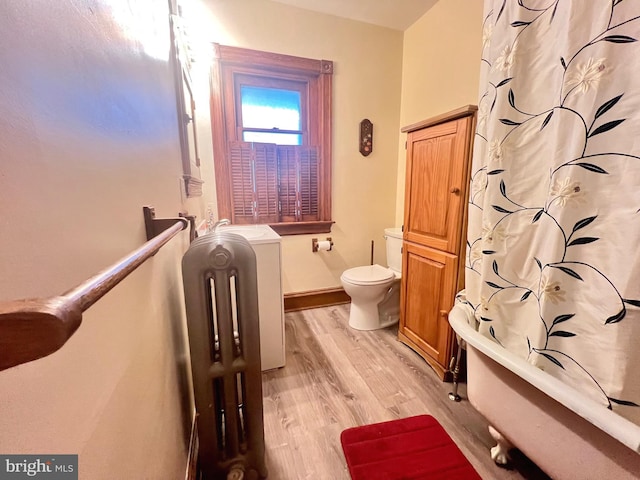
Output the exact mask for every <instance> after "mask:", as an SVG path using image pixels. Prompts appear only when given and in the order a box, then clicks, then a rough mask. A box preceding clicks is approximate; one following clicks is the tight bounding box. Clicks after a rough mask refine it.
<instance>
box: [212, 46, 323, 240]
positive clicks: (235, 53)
mask: <svg viewBox="0 0 640 480" xmlns="http://www.w3.org/2000/svg"><path fill="white" fill-rule="evenodd" d="M213 50H214V51H213V62H212V67H211V129H212V139H213V156H214V168H215V177H216V194H217V201H218V214H219V216H220V218H229V219H232V220H233V218H232V217H233V204H232V192H231V174H230V164H229V159H228V148H227V146H228V145H229V143H230V142H237V141H242V138H241V130H242V129H241V127H240V126H239V123H238V119H237V118H236V107H237V104H236V97H237V96H236V94H235V88H236V87H235V85H236V84H235V80H234V78H235V77H236V76H237V75H255V76H259V77H272V78H274V79H282V80H292V81H295V82H303V83H306V85H307V92H306V94H307V95H308V111H307V115H306V118H305V119H304V120H303V130H304V129H305V128H306V133H305V134H304V135H303V144H308V145H317V146H318V148H319V151H320V154H319V162H318V163H319V165H318V172H319V173H318V220H317V221H297V222H280V223H269V225H270V226H271V227H272V228H273V229H274V230H275V231H276V232H278V233H279V234H280V235H298V234H307V233H328V232H330V231H331V225H332V224H333V223H334V222H333V221H332V220H331V150H332V148H331V98H332V76H333V62H331V61H328V60H313V59H308V58H302V57H294V56H291V55H282V54H277V53H269V52H261V51H257V50H250V49H245V48H239V47H229V46H225V45H220V44H217V43H214V44H213ZM239 135H240V138H239Z"/></svg>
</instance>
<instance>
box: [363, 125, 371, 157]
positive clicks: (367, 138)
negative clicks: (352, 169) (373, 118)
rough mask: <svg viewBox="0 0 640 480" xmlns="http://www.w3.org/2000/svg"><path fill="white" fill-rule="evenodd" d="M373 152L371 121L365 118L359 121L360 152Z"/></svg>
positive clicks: (367, 153)
mask: <svg viewBox="0 0 640 480" xmlns="http://www.w3.org/2000/svg"><path fill="white" fill-rule="evenodd" d="M371 152H373V123H371V122H370V121H369V119H368V118H365V119H364V120H362V121H361V122H360V153H361V154H362V155H363V156H365V157H366V156H367V155H369V154H370V153H371Z"/></svg>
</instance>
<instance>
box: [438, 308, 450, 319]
mask: <svg viewBox="0 0 640 480" xmlns="http://www.w3.org/2000/svg"><path fill="white" fill-rule="evenodd" d="M440 316H441V317H444V318H447V317H448V316H449V312H447V311H446V310H440Z"/></svg>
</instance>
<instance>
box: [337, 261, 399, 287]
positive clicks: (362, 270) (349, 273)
mask: <svg viewBox="0 0 640 480" xmlns="http://www.w3.org/2000/svg"><path fill="white" fill-rule="evenodd" d="M394 276H395V275H394V273H393V270H391V269H390V268H385V267H382V266H380V265H367V266H364V267H355V268H350V269H349V270H345V272H344V273H343V274H342V277H343V278H344V279H345V280H346V281H347V282H349V283H353V284H355V285H370V284H374V283H382V282H386V281H388V280H391V279H392V278H393V277H394Z"/></svg>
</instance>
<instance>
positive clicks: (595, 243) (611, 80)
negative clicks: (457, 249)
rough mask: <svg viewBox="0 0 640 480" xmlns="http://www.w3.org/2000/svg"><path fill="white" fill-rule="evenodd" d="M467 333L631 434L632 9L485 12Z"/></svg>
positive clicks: (639, 155)
mask: <svg viewBox="0 0 640 480" xmlns="http://www.w3.org/2000/svg"><path fill="white" fill-rule="evenodd" d="M482 41H483V47H482V48H483V50H482V61H481V65H482V66H481V84H480V99H479V103H478V121H477V133H476V136H475V140H474V158H473V165H472V171H471V175H472V177H471V190H470V195H469V226H468V243H467V256H466V301H467V302H468V303H469V304H470V305H471V307H472V308H473V309H474V312H475V319H476V322H477V324H476V327H477V328H478V329H479V331H480V332H482V333H483V334H484V335H486V336H487V337H489V338H491V339H492V340H493V341H495V342H497V343H498V344H500V345H501V346H503V347H504V348H506V349H508V350H510V351H512V352H515V353H517V354H518V355H520V356H522V357H524V358H525V359H527V361H528V362H529V363H531V364H533V365H535V366H536V367H538V368H540V369H542V370H544V371H545V372H547V373H549V374H550V375H553V376H555V377H558V378H559V379H561V380H562V381H563V382H565V383H566V384H568V385H571V386H573V387H574V388H576V389H577V390H579V391H580V392H582V393H583V394H584V395H586V396H589V397H591V398H593V399H595V400H596V401H598V402H600V403H602V404H603V405H605V406H607V407H608V408H610V409H612V410H614V411H616V412H617V413H619V414H620V415H622V416H624V417H627V418H629V419H630V420H632V421H633V422H635V423H638V424H640V406H639V405H640V2H638V1H632V0H610V1H604V0H599V1H585V0H486V1H485V12H484V23H483V38H482Z"/></svg>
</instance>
